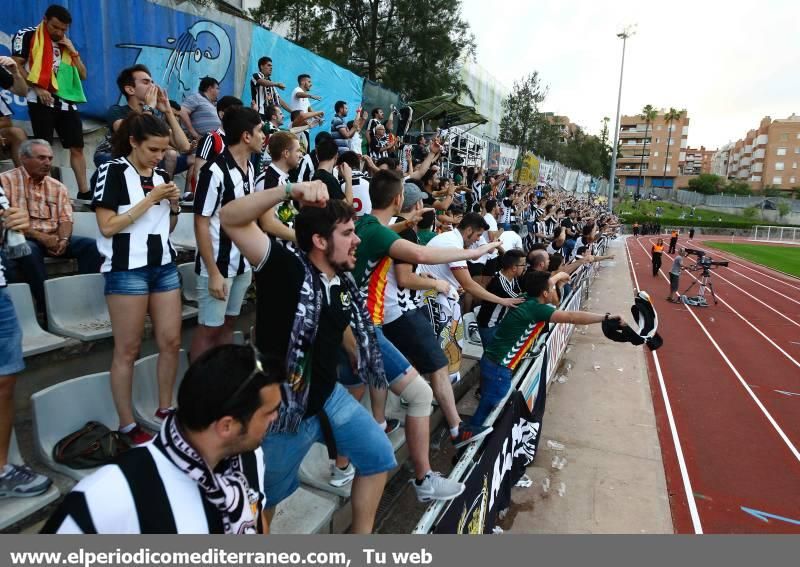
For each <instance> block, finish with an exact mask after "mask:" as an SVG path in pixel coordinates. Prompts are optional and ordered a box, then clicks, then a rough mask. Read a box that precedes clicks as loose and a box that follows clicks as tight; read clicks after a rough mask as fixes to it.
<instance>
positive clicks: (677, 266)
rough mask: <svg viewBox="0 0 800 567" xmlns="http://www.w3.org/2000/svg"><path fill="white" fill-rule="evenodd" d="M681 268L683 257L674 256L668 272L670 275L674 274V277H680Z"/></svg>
mask: <svg viewBox="0 0 800 567" xmlns="http://www.w3.org/2000/svg"><path fill="white" fill-rule="evenodd" d="M682 266H683V256H680V255H679V256H675V259H674V260H673V261H672V269H671V270H670V271H669V273H670V274H675V275H676V276H679V275H681V267H682Z"/></svg>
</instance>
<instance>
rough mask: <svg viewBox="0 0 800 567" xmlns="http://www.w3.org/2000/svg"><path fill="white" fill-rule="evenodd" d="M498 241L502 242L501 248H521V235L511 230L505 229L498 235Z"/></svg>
mask: <svg viewBox="0 0 800 567" xmlns="http://www.w3.org/2000/svg"><path fill="white" fill-rule="evenodd" d="M500 242H502V243H503V250H505V251H506V252H508V251H509V250H522V249H523V248H522V237H521V236H520V235H519V234H517V233H516V232H514V231H513V230H506V231H503V233H502V234H501V235H500Z"/></svg>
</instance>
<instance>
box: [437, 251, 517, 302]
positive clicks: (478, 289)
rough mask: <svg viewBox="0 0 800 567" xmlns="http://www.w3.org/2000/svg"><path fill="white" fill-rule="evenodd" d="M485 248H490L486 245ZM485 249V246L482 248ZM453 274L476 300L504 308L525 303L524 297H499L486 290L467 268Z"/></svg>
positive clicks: (459, 269) (459, 283)
mask: <svg viewBox="0 0 800 567" xmlns="http://www.w3.org/2000/svg"><path fill="white" fill-rule="evenodd" d="M492 244H499V243H498V242H494V243H492ZM484 246H489V245H487V244H485V245H484ZM481 248H483V246H481ZM451 271H452V272H453V277H455V278H456V281H458V285H460V286H461V288H462V289H463V290H464V291H465V292H466V293H468V294H470V295H471V296H472V297H473V298H475V299H480V300H482V301H491V302H492V303H496V304H498V305H502V306H503V307H516V306H517V305H519V304H520V303H522V302H523V301H525V298H524V297H499V296H497V295H495V294H493V293H491V292H489V291H486V289H485V288H484V287H483V286H482V285H481V284H479V283H478V282H476V281H475V280H473V279H472V276H470V275H469V270H467V269H465V268H457V269H454V270H451Z"/></svg>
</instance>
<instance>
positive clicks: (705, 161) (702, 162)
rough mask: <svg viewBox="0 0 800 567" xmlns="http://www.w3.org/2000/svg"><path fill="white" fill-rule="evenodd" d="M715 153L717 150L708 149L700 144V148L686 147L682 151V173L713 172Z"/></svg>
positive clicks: (698, 173)
mask: <svg viewBox="0 0 800 567" xmlns="http://www.w3.org/2000/svg"><path fill="white" fill-rule="evenodd" d="M715 153H716V150H707V149H706V147H705V146H700V148H699V149H698V148H686V150H685V151H682V152H681V160H680V170H681V175H700V174H701V173H711V162H712V160H713V157H714V154H715Z"/></svg>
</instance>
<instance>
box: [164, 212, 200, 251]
mask: <svg viewBox="0 0 800 567" xmlns="http://www.w3.org/2000/svg"><path fill="white" fill-rule="evenodd" d="M169 239H170V242H172V245H173V246H174V247H175V248H180V249H183V250H195V249H196V248H197V240H196V239H195V236H194V214H193V213H181V214H180V215H178V223H177V224H176V225H175V230H173V231H172V234H170V236H169Z"/></svg>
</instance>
